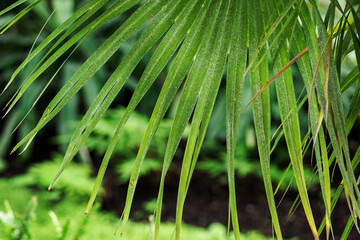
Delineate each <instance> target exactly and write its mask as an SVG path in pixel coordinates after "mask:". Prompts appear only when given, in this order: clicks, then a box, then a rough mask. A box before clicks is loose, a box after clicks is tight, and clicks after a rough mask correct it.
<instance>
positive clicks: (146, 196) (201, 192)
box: [103, 169, 360, 239]
mask: <svg viewBox="0 0 360 240" xmlns="http://www.w3.org/2000/svg"><path fill="white" fill-rule="evenodd" d="M178 175H179V174H178V173H176V172H174V171H173V172H170V173H169V176H168V177H167V181H166V186H165V192H164V207H163V211H162V221H174V219H175V210H176V200H177V189H178V179H179V178H178V177H179V176H178ZM159 180H160V175H159V173H154V174H151V175H149V176H146V177H142V178H141V179H140V180H139V183H138V185H137V188H136V192H135V197H134V201H133V206H132V215H131V218H132V220H134V221H147V219H148V216H149V215H150V214H151V213H147V212H146V211H145V210H144V209H143V204H144V203H145V202H146V201H149V200H152V199H154V198H156V197H157V191H158V188H157V187H156V186H158V183H159ZM116 182H117V181H116V176H115V174H114V173H112V171H111V169H110V170H109V171H108V173H107V177H106V184H105V188H106V193H105V195H104V196H103V208H104V209H106V210H112V211H113V210H114V209H115V210H116V212H117V214H118V215H119V216H120V215H121V213H122V210H123V207H124V203H125V196H126V191H127V185H117V184H116ZM236 186H237V204H238V214H239V221H240V229H241V231H243V232H247V231H249V230H257V231H259V232H261V233H263V234H264V235H267V236H272V235H273V229H272V224H271V217H270V212H269V210H268V205H267V201H266V196H265V191H264V187H263V183H262V180H261V179H259V178H257V177H255V176H248V177H246V178H241V179H237V182H236ZM282 195H283V193H281V192H280V193H278V194H277V199H276V201H277V203H278V202H279V200H280V198H281V197H282ZM296 196H297V195H296V192H295V191H289V192H288V193H287V194H286V196H285V198H284V199H283V201H282V202H281V204H280V206H279V207H278V215H279V219H280V224H281V227H282V233H283V236H284V237H285V238H291V237H297V238H298V239H313V236H312V234H311V231H310V228H309V226H308V224H307V221H306V217H305V214H304V211H303V209H302V207H301V206H299V207H298V208H297V210H296V211H295V213H294V214H293V215H292V216H291V217H289V210H290V208H291V206H292V203H293V201H294V200H295V198H296ZM309 197H310V199H311V205H312V210H313V214H314V217H315V221H316V224H317V226H319V225H320V223H321V221H322V218H323V215H324V207H323V202H322V200H321V190H320V189H316V188H315V189H312V188H311V189H310V190H309ZM348 217H349V210H348V207H347V204H346V201H345V200H344V199H341V201H340V202H339V203H338V204H337V206H336V208H335V210H334V212H333V214H332V223H333V226H334V235H335V239H340V237H341V234H342V232H343V229H344V227H345V225H346V223H347V221H348ZM183 221H184V222H186V223H188V224H193V225H198V226H202V227H207V226H209V225H210V224H211V223H214V222H220V223H222V224H224V225H225V226H227V223H228V186H227V185H226V184H221V183H220V182H219V181H218V179H214V178H210V177H209V176H208V175H207V174H206V173H205V172H201V171H195V173H194V175H193V178H192V181H191V184H190V189H189V192H188V195H187V201H186V203H185V209H184V215H183ZM320 239H326V236H325V233H323V234H322V235H321V238H320ZM348 239H360V236H359V234H358V233H357V232H356V230H355V228H354V229H353V230H352V232H351V234H350V236H349V238H348Z"/></svg>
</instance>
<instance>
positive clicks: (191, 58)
mask: <svg viewBox="0 0 360 240" xmlns="http://www.w3.org/2000/svg"><path fill="white" fill-rule="evenodd" d="M40 2H41V0H37V1H31V3H27V1H25V0H19V1H16V2H15V3H13V4H12V5H10V6H9V7H7V8H5V9H4V10H2V11H0V16H2V15H4V14H6V13H8V12H10V11H13V9H15V8H17V7H21V6H23V5H25V4H26V6H25V7H24V8H23V10H22V11H19V12H18V13H17V14H16V15H15V16H14V17H13V18H11V19H10V21H8V22H7V23H6V24H5V25H4V26H1V28H0V32H1V33H3V32H4V31H6V30H7V29H9V27H11V26H12V25H14V24H15V23H16V22H17V21H19V20H20V19H21V18H22V17H23V16H24V15H26V14H27V13H28V12H29V11H31V10H32V9H33V8H34V7H36V6H37V4H38V3H40ZM110 3H112V5H110ZM356 4H357V1H347V3H346V6H345V7H344V9H342V8H341V6H342V5H341V4H340V3H339V2H338V1H336V0H332V1H331V4H330V6H329V8H328V11H327V12H326V15H325V19H322V17H321V15H320V12H319V9H318V3H317V2H316V1H314V0H311V1H310V2H308V1H303V0H292V1H285V0H282V1H273V0H271V1H266V0H252V1H247V0H195V1H190V0H183V1H181V0H148V1H140V0H125V1H121V0H119V1H108V0H91V1H88V3H87V4H84V5H83V6H82V7H81V8H79V9H78V10H77V11H76V12H75V13H74V14H73V15H72V16H71V17H70V18H69V19H68V20H66V21H65V22H64V23H62V24H61V25H60V26H58V27H57V28H55V29H54V30H53V31H52V32H51V33H50V35H49V36H48V37H47V38H45V39H44V41H42V42H41V43H40V44H39V45H38V46H37V47H35V48H34V50H33V51H31V53H30V54H29V55H28V56H27V57H26V59H25V60H24V61H23V62H22V63H21V64H20V66H19V67H17V68H16V70H15V71H14V73H13V75H12V76H11V78H10V79H9V81H8V82H7V84H6V86H5V89H4V91H5V90H9V89H10V86H11V85H15V84H17V83H16V78H17V77H18V76H19V75H20V73H21V71H22V69H24V68H25V67H27V66H34V67H33V70H32V71H31V72H30V74H29V75H28V76H27V78H26V79H25V81H24V82H23V83H21V84H17V85H18V88H17V90H16V92H15V93H14V94H13V95H12V97H11V98H10V100H9V102H8V104H7V105H6V106H5V107H7V109H6V112H5V115H6V114H8V113H9V111H11V110H12V109H14V108H16V104H17V102H18V101H20V99H21V98H24V97H25V96H26V92H27V91H29V89H30V87H31V86H32V85H33V84H37V82H36V81H37V80H38V79H39V77H40V76H42V75H44V73H45V72H46V71H47V70H48V69H50V68H51V67H52V66H53V65H54V64H55V63H56V62H58V61H59V60H60V59H63V58H64V57H65V61H63V62H62V64H61V65H60V67H59V68H58V69H57V70H56V72H55V74H54V75H53V76H52V78H50V79H49V80H48V81H47V83H46V85H45V87H44V89H42V91H41V92H40V93H39V94H38V95H37V97H36V100H35V102H34V103H33V104H32V106H31V108H30V110H31V109H32V108H33V107H34V105H35V104H36V103H37V102H38V101H39V100H40V97H42V95H43V94H44V92H45V90H46V89H47V88H48V87H49V86H50V85H51V83H52V81H53V80H57V73H58V72H59V71H60V69H61V68H62V66H63V65H64V64H65V62H66V61H67V60H68V59H70V58H71V57H72V55H74V54H75V53H76V51H77V49H78V48H79V46H82V44H83V43H84V41H85V40H86V39H88V38H89V37H90V36H91V35H92V34H93V33H94V32H95V31H97V30H98V29H100V28H102V27H104V26H106V24H107V23H108V22H110V21H111V20H113V19H115V18H117V17H118V16H119V15H121V14H124V13H125V12H127V13H129V14H130V15H129V17H127V19H126V20H125V21H124V22H123V23H122V24H121V25H120V26H119V27H118V28H117V29H116V30H115V31H114V33H113V34H112V35H111V36H110V37H108V38H107V39H106V40H105V41H104V42H103V43H102V44H101V45H100V46H99V47H98V48H97V49H96V50H95V51H94V52H93V53H92V54H91V55H90V56H89V57H88V58H87V60H86V61H85V62H84V63H83V64H82V65H81V66H80V67H79V68H78V70H77V71H76V72H75V74H74V75H73V76H72V77H71V78H70V79H69V80H68V81H67V82H66V83H65V85H64V86H63V87H62V88H61V89H60V90H59V91H58V92H57V94H56V95H55V97H54V98H53V99H52V100H51V102H50V103H49V104H48V105H47V107H46V109H45V110H44V112H43V114H42V115H41V117H40V119H39V121H38V123H37V125H36V126H35V127H34V128H33V129H32V130H31V131H30V132H29V133H28V134H27V135H26V136H25V137H24V138H23V139H21V140H20V141H19V142H18V144H16V145H15V147H14V148H13V151H16V150H18V149H19V148H20V147H22V146H24V147H23V150H25V149H26V148H27V147H28V146H29V144H30V143H31V141H32V140H33V139H34V138H35V136H36V135H37V134H38V132H39V131H41V130H42V129H43V128H44V127H45V125H47V124H48V123H49V122H50V121H51V120H52V119H53V118H54V117H55V116H56V115H58V113H59V112H60V111H61V110H62V109H63V108H64V107H65V106H66V105H67V104H68V103H69V101H70V100H71V99H72V98H73V97H74V96H75V95H76V94H77V93H78V92H79V91H80V90H81V89H82V88H85V84H86V83H87V82H89V80H90V79H91V78H92V77H94V75H95V74H96V73H98V72H99V71H101V69H102V67H103V66H104V65H105V64H106V62H108V61H109V59H110V58H112V57H113V56H114V55H115V54H116V52H117V50H118V49H119V48H120V46H121V45H122V44H124V42H126V41H127V40H128V39H129V38H131V37H132V36H134V35H136V34H137V33H139V32H141V34H139V35H140V37H139V38H138V40H137V41H136V43H135V45H134V46H133V47H132V48H131V50H130V51H129V52H128V53H127V55H126V56H125V57H124V59H123V60H122V61H121V62H120V64H119V65H118V66H117V67H116V69H115V70H114V72H113V73H112V74H111V76H110V77H109V78H108V79H107V81H106V82H105V84H104V85H103V86H102V88H101V90H100V91H99V93H98V94H97V96H96V97H95V99H94V100H93V102H92V103H91V104H89V108H88V109H87V111H86V113H85V115H84V116H83V118H82V119H81V121H80V122H79V123H78V125H77V127H76V129H75V131H74V132H73V134H72V136H71V139H70V142H69V145H68V147H67V150H66V152H65V155H64V158H63V161H62V163H61V166H60V168H59V170H58V172H57V174H56V175H55V176H54V179H53V181H52V182H51V184H50V186H49V189H52V188H53V187H54V186H55V183H56V181H57V180H58V179H59V178H60V176H61V173H62V172H63V171H64V170H65V168H66V166H67V165H68V164H69V162H70V161H71V160H72V159H73V158H74V157H75V156H76V154H77V152H78V151H79V149H80V148H81V147H82V146H83V144H84V143H85V141H86V139H87V138H88V136H89V135H90V134H91V133H92V131H93V130H94V128H95V126H96V124H97V123H98V122H99V121H100V119H101V118H102V116H103V115H104V113H105V112H106V111H107V109H108V108H109V107H110V106H111V104H112V103H113V102H114V101H115V99H116V97H117V96H118V95H119V93H120V91H121V90H122V89H123V86H124V85H125V83H126V81H127V80H128V79H129V78H130V76H131V74H132V73H133V72H134V71H135V69H136V67H137V65H138V64H139V62H141V61H142V60H143V59H144V58H145V56H146V55H147V54H149V52H150V50H151V49H152V50H153V51H151V55H152V56H151V58H150V60H149V61H148V62H147V64H146V68H145V71H144V72H143V73H142V75H141V78H140V80H139V82H138V83H137V85H136V88H135V92H134V93H133V95H132V97H131V100H130V102H129V104H128V106H127V108H126V111H125V113H124V114H123V115H122V116H121V118H120V119H119V122H118V125H117V127H116V128H114V133H113V137H112V139H111V142H110V144H109V146H108V148H107V151H106V153H105V156H104V158H103V161H102V163H101V166H100V169H99V171H98V175H97V178H96V183H95V185H94V189H93V192H92V194H91V196H90V199H89V202H88V205H87V208H86V213H89V212H90V210H91V207H92V206H93V204H94V201H95V199H96V196H97V193H98V190H99V188H100V186H101V184H102V181H103V178H104V174H105V172H106V169H107V166H108V164H109V161H110V159H111V157H112V155H113V152H114V149H115V146H116V144H117V142H118V140H119V138H120V136H121V131H122V130H123V127H124V126H125V124H126V123H127V121H128V119H129V118H130V116H131V114H132V113H133V112H134V111H135V109H136V108H137V106H138V105H139V104H140V102H141V100H142V99H143V98H144V96H145V94H146V93H147V92H148V91H149V89H150V88H151V86H152V85H153V83H154V82H155V81H156V79H157V78H158V77H159V76H160V75H161V74H162V72H163V70H164V69H165V68H166V66H167V65H168V64H169V63H171V65H170V67H169V71H168V74H167V76H166V78H165V81H164V83H163V86H162V89H161V92H160V94H159V96H158V98H157V102H156V105H155V107H154V109H153V110H152V115H151V119H150V122H149V125H148V127H147V130H146V132H145V135H144V136H143V140H142V143H141V145H140V146H139V150H138V154H137V157H136V159H135V162H134V166H133V169H132V173H131V177H130V179H129V186H128V191H127V196H126V203H125V207H124V210H123V215H122V219H121V220H122V224H121V233H123V230H124V227H125V225H126V223H127V221H128V219H129V216H130V211H131V206H132V202H133V198H134V194H135V189H136V185H137V183H138V180H139V177H140V172H141V167H142V163H143V161H144V160H145V157H146V154H147V152H148V150H149V148H150V144H151V142H152V140H153V137H154V135H155V133H156V131H157V129H158V127H159V125H160V123H161V121H162V120H163V118H164V117H165V114H166V112H167V111H168V109H169V107H170V105H171V102H172V101H173V100H174V98H175V95H176V94H177V93H178V92H179V89H181V90H180V91H181V97H180V101H179V105H178V106H177V108H176V113H175V117H174V119H173V123H172V127H171V130H170V133H169V138H168V142H167V146H166V149H165V150H164V160H163V167H162V172H161V180H160V186H159V192H158V198H157V207H156V210H155V226H154V227H155V229H154V236H153V237H154V239H158V236H159V231H160V222H161V211H162V201H163V193H164V187H165V178H166V175H167V172H168V170H169V168H170V166H171V162H172V160H173V158H174V156H175V153H176V150H177V148H178V146H179V143H180V140H181V139H182V136H183V134H184V131H185V128H186V127H187V126H188V125H189V124H190V133H189V136H188V139H187V144H186V148H185V153H184V156H183V160H182V168H181V175H180V180H179V181H180V182H179V189H178V199H177V207H176V235H175V236H176V239H180V232H181V231H180V230H181V222H182V216H183V210H184V207H185V200H186V195H187V192H188V189H189V187H190V182H191V178H192V174H193V172H194V170H195V166H196V163H197V159H198V157H199V154H200V151H201V148H202V145H203V142H204V140H205V137H206V132H207V128H208V125H209V121H210V118H211V115H212V112H213V108H214V105H215V100H216V98H217V95H218V93H219V88H220V85H221V83H222V79H223V75H224V74H225V73H226V81H225V84H226V113H225V115H226V116H225V121H226V152H227V163H226V164H227V174H228V186H229V219H231V223H232V228H233V231H234V237H235V239H240V226H239V220H238V218H239V217H238V211H237V199H236V187H235V178H236V176H235V167H234V166H235V163H236V161H237V159H236V158H235V156H236V154H235V152H236V142H237V139H238V132H239V131H243V129H239V123H240V122H241V121H242V118H241V115H242V113H243V112H244V110H245V109H247V106H248V105H249V104H252V112H253V118H254V127H255V132H256V139H257V144H258V154H259V162H260V166H261V172H262V175H263V182H264V187H265V192H266V199H267V201H268V205H269V211H270V214H271V218H272V224H273V228H274V230H275V234H276V237H277V238H278V239H282V231H281V226H280V223H279V219H278V215H277V209H276V208H277V207H276V202H275V199H274V190H273V186H272V179H271V171H270V166H271V164H272V162H271V153H272V152H273V150H274V148H275V147H277V146H278V142H279V140H280V139H281V138H282V137H283V136H284V139H285V141H286V146H287V150H288V155H289V167H288V168H287V170H286V171H285V173H284V174H286V173H287V171H288V170H289V169H290V168H292V170H293V178H294V179H295V182H296V185H297V190H298V193H299V199H300V201H301V203H302V206H303V209H304V212H305V215H306V218H307V221H308V223H309V227H310V230H311V232H312V234H313V236H314V238H315V239H319V238H320V234H321V232H322V230H323V229H324V228H325V229H326V236H327V239H329V238H330V235H331V234H332V236H333V237H334V234H333V228H334V226H333V225H332V224H331V213H332V211H333V209H334V206H335V204H336V202H337V201H338V198H339V197H340V195H341V194H342V193H344V194H345V196H346V197H347V199H348V202H349V208H350V211H351V217H350V219H349V221H348V224H347V226H346V228H345V230H344V232H343V237H344V238H346V236H348V234H349V231H350V230H351V228H352V226H353V225H355V226H357V218H359V216H360V207H359V205H358V202H359V198H360V191H359V189H358V180H357V179H356V176H355V173H354V172H355V169H356V167H357V165H358V163H359V155H360V153H359V152H360V150H359V149H360V148H358V150H357V152H356V154H355V156H353V157H352V158H351V154H350V149H349V144H348V134H349V132H350V131H351V130H352V128H353V126H354V123H355V121H356V118H357V116H358V114H359V112H360V107H359V106H360V90H359V89H360V87H359V86H360V84H359V82H358V77H359V66H356V67H355V68H353V69H352V71H351V72H350V73H349V74H348V75H347V76H345V77H344V80H343V81H341V82H340V80H339V79H342V74H343V73H342V71H341V65H342V61H343V59H344V58H345V57H347V55H348V54H349V53H351V52H354V53H355V56H356V59H357V61H358V63H359V62H360V40H359V39H360V38H359V32H360V20H359V15H358V13H357V11H356V10H355V6H356ZM109 6H110V7H109ZM103 8H105V9H104V10H102V9H103ZM132 8H133V10H131V11H128V10H130V9H132ZM337 11H338V12H340V13H341V15H340V17H339V20H338V22H336V21H335V19H336V16H335V14H336V12H337ZM292 55H293V56H295V57H294V58H292V57H291V56H292ZM37 58H40V61H38V62H36V61H35V60H36V59H37ZM171 59H173V61H171ZM290 59H292V60H290ZM35 62H36V63H35ZM269 63H270V64H269ZM295 63H296V65H297V67H298V68H299V70H300V74H301V78H302V81H303V85H304V89H305V90H306V94H305V96H304V94H302V95H301V96H300V97H298V99H299V100H297V96H296V94H297V92H296V91H295V87H294V79H293V75H292V74H291V69H290V67H291V65H293V64H295ZM272 73H273V76H271V74H272ZM224 79H225V78H224ZM247 79H250V89H249V91H250V92H251V95H252V97H253V98H252V100H251V101H250V102H249V103H248V105H247V106H245V108H243V109H242V107H241V106H242V101H243V93H244V91H245V90H246V89H245V87H244V86H245V81H246V80H247ZM272 82H275V89H276V96H277V102H278V106H279V114H280V119H281V125H280V126H279V128H278V130H279V131H278V130H277V131H276V133H278V134H277V136H276V133H275V134H274V136H276V138H275V137H274V138H275V140H274V142H273V143H271V141H272V137H271V127H272V125H271V124H272V123H271V119H272V109H271V99H272V98H271V96H270V88H269V86H270V85H271V83H272ZM355 83H357V85H356V88H355V92H354V94H353V97H352V99H351V102H350V107H349V110H348V113H347V115H345V112H344V106H343V105H344V104H343V102H342V94H343V92H345V91H346V90H347V89H349V88H350V87H353V85H354V84H355ZM182 85H183V88H181V86H182ZM305 90H304V92H305ZM306 101H308V109H307V111H308V117H309V119H308V121H309V122H308V125H309V129H308V131H307V134H306V135H305V136H303V138H302V136H301V129H300V123H299V114H298V111H299V109H301V108H303V106H304V103H305V102H306ZM26 116H27V114H26V115H25V117H24V118H23V119H25V118H26ZM327 136H328V137H329V141H330V142H329V141H328V139H327ZM311 140H312V141H311ZM307 152H310V153H311V154H312V153H314V156H315V160H316V167H315V168H314V174H317V176H318V177H319V182H320V187H321V194H322V198H323V202H324V208H325V212H324V220H323V222H322V224H321V225H320V227H319V229H318V227H317V226H316V222H315V220H314V216H313V213H312V208H311V205H310V200H309V196H308V187H309V186H308V183H307V181H306V179H305V174H304V161H303V158H304V156H305V155H306V153H307ZM335 162H336V163H337V164H338V166H339V169H340V172H341V176H342V178H343V184H342V185H340V186H336V187H337V192H336V194H335V195H333V196H332V195H331V187H332V183H331V181H330V167H331V165H332V164H334V165H335ZM280 184H281V183H280ZM280 184H279V185H280ZM277 190H278V189H276V190H275V192H276V191H277ZM342 190H345V191H342ZM296 204H297V202H295V203H294V206H296ZM240 217H241V216H240Z"/></svg>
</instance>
